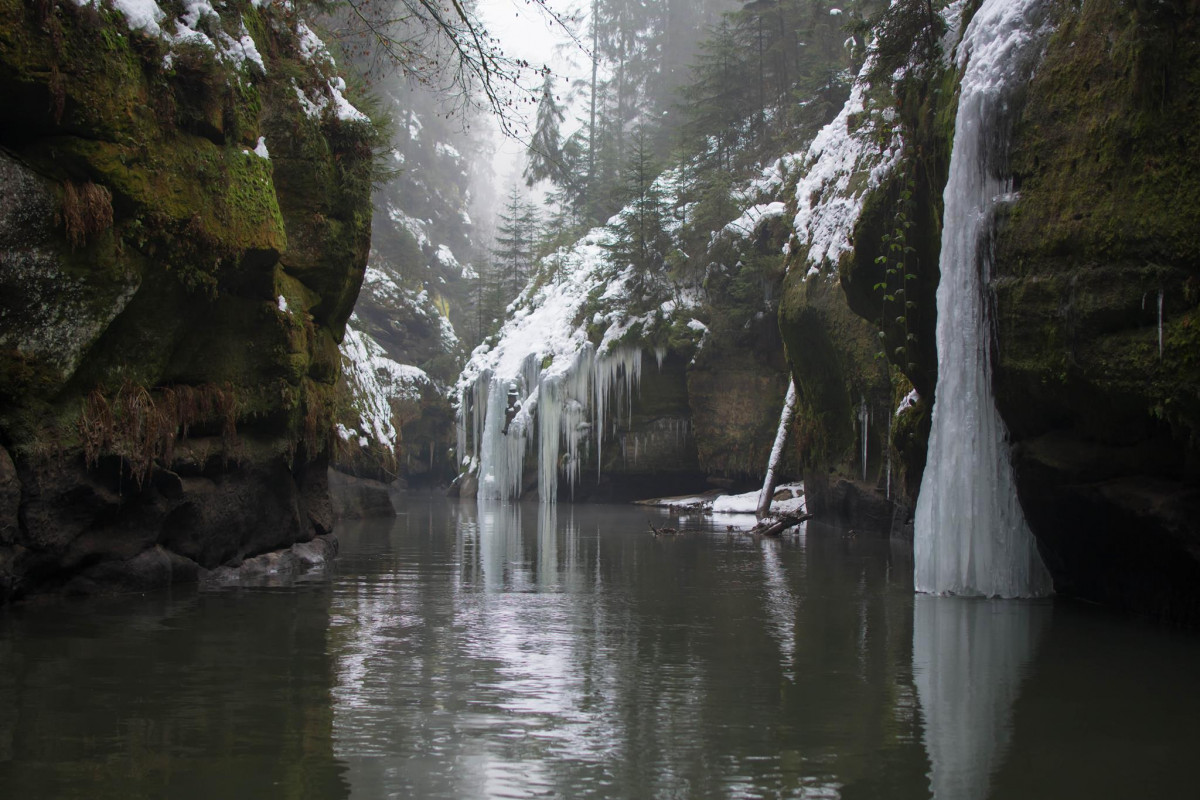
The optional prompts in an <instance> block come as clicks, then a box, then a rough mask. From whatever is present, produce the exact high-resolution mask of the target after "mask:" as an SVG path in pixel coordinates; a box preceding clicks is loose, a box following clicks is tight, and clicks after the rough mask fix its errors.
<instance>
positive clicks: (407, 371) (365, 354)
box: [281, 298, 435, 452]
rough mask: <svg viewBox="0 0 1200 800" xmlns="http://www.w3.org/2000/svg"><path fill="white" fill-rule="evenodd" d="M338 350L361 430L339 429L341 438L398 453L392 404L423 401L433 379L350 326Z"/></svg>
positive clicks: (347, 327)
mask: <svg viewBox="0 0 1200 800" xmlns="http://www.w3.org/2000/svg"><path fill="white" fill-rule="evenodd" d="M281 299H282V298H281ZM339 349H340V350H341V353H342V357H343V369H342V371H343V373H344V374H345V376H346V381H347V383H348V384H349V385H350V393H351V397H352V405H353V407H354V410H355V411H356V412H357V413H358V417H359V429H360V430H359V431H358V432H357V433H354V432H352V431H350V430H349V429H345V428H342V427H340V426H339V435H341V436H342V438H343V439H346V440H347V441H349V440H350V439H351V434H353V435H354V436H357V437H360V439H367V440H369V442H371V441H373V442H374V443H375V444H378V445H381V446H382V447H383V448H385V449H386V450H388V451H389V452H395V449H396V426H395V422H394V420H393V411H392V404H393V402H396V401H404V400H408V401H414V402H415V401H418V400H420V398H421V389H422V388H423V387H426V386H428V387H435V384H434V382H433V379H432V378H430V377H429V376H428V375H426V374H425V372H424V371H422V370H420V369H418V368H417V367H413V366H409V365H407V364H398V363H397V362H395V361H393V360H392V359H390V358H388V357H387V355H386V354H385V353H384V350H383V348H382V347H380V346H379V344H378V343H377V342H376V341H375V340H374V339H372V338H371V337H370V336H368V335H367V334H365V333H361V332H360V331H357V330H355V329H354V328H353V327H352V326H351V325H347V326H346V338H345V339H343V340H342V344H341V347H340V348H339ZM369 442H368V443H369ZM360 444H361V441H360ZM364 446H365V445H364Z"/></svg>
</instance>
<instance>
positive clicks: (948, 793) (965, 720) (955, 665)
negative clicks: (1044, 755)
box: [913, 595, 1052, 800]
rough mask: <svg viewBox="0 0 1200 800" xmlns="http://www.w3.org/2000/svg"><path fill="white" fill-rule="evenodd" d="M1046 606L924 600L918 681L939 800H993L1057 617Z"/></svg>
mask: <svg viewBox="0 0 1200 800" xmlns="http://www.w3.org/2000/svg"><path fill="white" fill-rule="evenodd" d="M1051 610H1052V609H1051V606H1049V605H1047V604H1044V603H1011V602H998V601H994V600H977V599H966V598H955V597H930V596H927V595H918V596H917V597H916V600H915V606H914V608H913V680H914V682H915V683H916V686H917V697H918V698H919V700H920V703H921V711H922V714H923V716H924V718H925V737H924V738H925V749H926V750H927V751H928V753H929V763H930V765H931V767H932V771H931V772H930V775H929V778H930V784H931V786H930V788H931V789H932V790H933V797H934V800H949V799H951V798H953V799H954V800H958V798H962V799H963V800H973V798H980V799H981V800H982V798H985V797H987V796H988V787H989V783H990V778H991V775H992V774H993V773H994V772H995V771H996V769H997V767H999V766H1000V764H1001V763H1002V762H1003V760H1004V754H1005V751H1006V750H1007V749H1008V746H1009V741H1010V739H1011V738H1012V709H1013V704H1014V703H1015V702H1016V699H1017V696H1018V694H1019V693H1020V688H1021V679H1022V678H1023V677H1024V675H1025V673H1026V671H1027V669H1028V665H1029V663H1030V661H1032V660H1033V658H1034V656H1035V654H1036V652H1037V646H1038V642H1039V640H1040V639H1041V634H1042V631H1043V629H1044V628H1045V627H1046V625H1047V623H1048V621H1049V618H1050V613H1051Z"/></svg>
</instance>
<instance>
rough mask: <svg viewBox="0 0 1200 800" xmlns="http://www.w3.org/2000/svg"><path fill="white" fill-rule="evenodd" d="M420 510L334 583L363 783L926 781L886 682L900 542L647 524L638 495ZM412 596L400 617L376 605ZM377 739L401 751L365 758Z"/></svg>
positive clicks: (756, 791) (354, 760)
mask: <svg viewBox="0 0 1200 800" xmlns="http://www.w3.org/2000/svg"><path fill="white" fill-rule="evenodd" d="M423 513H434V514H436V513H438V511H437V510H436V509H434V510H432V511H430V510H428V509H426V510H421V509H416V508H414V509H411V510H410V512H409V516H408V518H407V519H405V520H402V521H400V522H398V523H397V527H396V528H395V529H394V530H393V531H392V542H393V546H394V547H397V548H403V549H405V550H407V552H402V553H396V554H395V559H394V561H393V560H391V558H392V556H391V554H389V556H388V559H389V561H388V563H385V564H380V563H378V559H379V558H380V557H382V554H377V555H376V556H374V558H375V562H374V563H373V564H372V565H369V566H368V565H357V564H346V565H344V567H345V568H348V569H349V570H350V571H351V572H353V573H359V572H361V573H363V575H364V577H362V578H358V579H356V580H357V581H358V582H359V583H360V584H361V583H362V582H363V581H365V582H366V583H367V585H365V586H364V585H359V586H357V587H355V589H354V590H353V591H342V590H339V591H338V592H337V593H336V595H335V600H334V611H333V614H332V621H331V641H332V642H334V643H335V647H334V650H335V652H334V655H335V657H336V658H337V660H338V662H339V664H344V665H345V668H343V669H339V670H338V675H339V685H338V687H337V688H336V689H335V697H336V698H338V702H339V707H338V709H337V710H336V712H335V736H336V739H337V742H338V745H337V752H338V754H339V756H341V757H342V758H344V759H345V760H346V761H347V762H348V763H349V765H350V779H351V784H352V786H353V787H354V792H355V794H356V795H357V794H361V796H364V797H370V796H382V795H384V794H389V793H390V794H400V795H404V794H409V795H413V796H421V797H484V796H536V795H539V794H549V795H554V796H601V797H604V796H616V797H638V798H641V797H743V796H750V797H754V796H764V795H765V796H780V797H791V796H797V797H856V796H863V797H869V796H873V794H872V792H873V791H874V789H873V788H872V787H876V788H877V787H880V786H884V785H889V786H894V787H900V788H899V790H898V792H892V793H891V795H890V796H896V797H904V796H921V795H920V794H919V793H917V794H913V789H919V788H920V787H921V785H922V777H921V776H922V774H923V773H924V771H925V769H926V766H925V760H924V758H923V756H922V755H921V747H920V741H919V738H918V737H917V736H916V735H914V734H915V731H916V729H917V724H918V719H917V717H916V714H915V711H914V708H915V703H912V704H910V705H909V707H908V708H906V709H899V710H898V705H897V703H896V702H895V699H894V698H895V697H896V696H897V695H898V694H899V695H901V696H904V693H903V692H900V693H898V692H897V691H896V689H895V686H896V685H897V684H902V683H905V682H908V681H907V679H906V678H904V677H903V676H906V675H907V674H908V672H909V670H910V668H911V663H910V660H909V655H908V648H909V647H910V646H911V641H912V629H911V616H910V615H911V587H910V586H909V585H907V584H906V583H905V582H904V581H903V580H893V579H892V577H891V576H892V575H893V574H895V575H900V576H905V575H908V574H910V568H909V569H898V570H895V572H894V573H893V571H892V570H891V568H890V564H891V561H892V558H893V556H892V554H890V553H888V552H886V548H887V545H886V543H879V542H852V541H843V540H841V539H840V538H836V537H835V538H834V539H832V540H830V541H827V542H825V543H823V544H821V545H818V546H817V547H816V548H815V550H814V552H811V553H810V552H806V548H805V545H804V542H803V541H796V540H790V541H778V540H768V541H759V540H754V539H750V538H748V537H742V536H738V535H732V536H731V535H728V534H726V533H724V532H720V533H716V532H714V533H713V534H709V535H692V536H679V537H660V538H657V539H656V538H653V537H651V536H649V535H648V534H647V533H646V524H645V512H644V511H641V510H637V509H613V508H595V507H574V508H572V507H562V508H558V509H553V508H544V507H542V508H539V507H537V506H524V507H522V506H519V505H508V506H505V505H500V504H480V505H479V506H478V507H477V508H476V507H474V506H472V505H464V506H460V507H458V508H457V509H456V510H455V512H454V513H455V514H456V515H457V518H456V519H455V520H453V524H454V526H455V533H454V534H453V536H451V537H446V538H443V539H442V540H441V541H440V542H439V541H438V540H437V539H436V537H434V538H428V537H424V536H414V535H413V533H412V531H413V530H422V531H423V530H424V529H425V528H426V527H427V525H426V523H425V522H424V521H422V520H421V519H420V518H419V515H420V514H423ZM448 522H449V521H448ZM435 527H436V526H435ZM881 548H882V550H881ZM358 549H359V547H358V545H357V543H355V542H352V541H348V542H347V546H346V550H347V551H348V552H349V551H352V550H358ZM881 552H884V555H883V557H882V558H880V557H879V556H880V553H881ZM848 555H849V556H850V557H849V558H847V556H848ZM901 557H903V556H902V555H901ZM416 564H420V565H421V566H420V568H419V569H416V568H413V569H412V574H411V578H412V581H413V582H414V583H413V585H412V586H411V587H410V585H409V567H406V566H402V565H416ZM373 573H377V574H375V577H371V575H372V574H373ZM810 576H811V578H810ZM865 577H869V578H870V580H869V581H867V580H865ZM448 583H453V587H452V590H451V591H449V592H447V591H446V590H447V588H449V587H448V586H447V584H448ZM372 586H374V588H372ZM410 591H411V592H412V593H413V595H414V596H413V599H412V600H411V601H410V600H409V599H408V593H409V592H410ZM835 598H836V599H835ZM847 598H850V599H849V600H848V599H847ZM418 599H419V602H418ZM380 604H382V605H380ZM388 604H393V605H394V606H395V608H394V609H393V610H392V611H390V612H389V611H388V610H387V605H388ZM414 609H416V610H417V611H416V613H418V614H419V615H420V621H419V624H418V629H416V630H414V631H412V638H410V639H407V640H405V639H402V638H400V637H397V636H395V635H393V632H390V631H389V630H388V629H387V627H386V626H385V627H383V628H377V627H373V626H372V620H374V619H375V618H376V617H377V616H382V617H385V618H386V617H388V616H389V615H390V616H392V617H394V618H395V619H397V620H400V619H405V618H406V615H408V614H410V613H412V612H413V610H414ZM432 654H437V659H438V660H439V662H440V663H441V664H442V666H441V668H440V669H431V668H430V664H429V660H430V659H431V658H432ZM844 654H853V663H856V664H857V665H858V666H857V667H856V668H855V669H854V670H852V671H849V672H846V671H844V670H843V669H842V667H841V664H842V663H843V659H844ZM361 664H366V665H367V666H368V668H369V669H370V670H371V671H372V672H374V673H376V674H374V675H367V676H363V675H361V673H360V672H359V670H358V665H361ZM867 682H873V684H874V685H873V686H872V685H868V683H867ZM377 685H385V686H387V687H388V690H387V691H386V692H375V691H374V690H373V687H375V686H377ZM911 694H912V692H911V691H910V692H908V693H907V696H911ZM864 723H867V729H868V731H869V732H868V733H866V736H865V738H860V744H859V745H858V746H856V747H852V748H846V747H844V744H839V743H838V740H839V737H841V736H845V735H847V734H849V733H850V732H851V731H852V730H855V729H856V727H857V726H860V725H863V724H864ZM831 734H832V735H831ZM855 735H856V736H859V734H855ZM379 742H385V743H386V747H388V748H389V749H390V751H391V753H392V756H391V757H390V758H387V757H385V758H379V759H375V758H365V757H363V753H364V752H366V753H371V752H374V751H373V750H372V749H371V748H372V747H373V746H378V743H379ZM901 752H907V753H908V754H909V755H907V756H905V757H899V756H898V754H899V753H901ZM400 754H404V756H403V758H402V759H400V760H397V756H399V755H400ZM881 756H882V761H881ZM914 756H916V758H914ZM385 765H386V766H387V767H389V768H390V769H389V768H385Z"/></svg>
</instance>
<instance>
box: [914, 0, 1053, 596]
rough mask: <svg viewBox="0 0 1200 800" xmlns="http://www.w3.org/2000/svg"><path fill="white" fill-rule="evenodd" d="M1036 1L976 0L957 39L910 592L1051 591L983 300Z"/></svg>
mask: <svg viewBox="0 0 1200 800" xmlns="http://www.w3.org/2000/svg"><path fill="white" fill-rule="evenodd" d="M1044 6H1045V3H1044V2H1043V0H985V2H984V4H983V5H982V6H981V7H980V9H979V10H978V11H977V12H976V13H975V16H974V17H973V18H972V20H971V23H970V26H969V27H968V29H967V32H966V34H965V35H964V36H963V40H962V43H961V44H960V45H959V50H958V64H959V69H960V70H961V71H962V86H961V92H960V96H959V105H958V117H957V121H956V123H955V131H954V149H953V153H952V155H951V159H950V175H949V179H948V181H947V183H946V190H945V194H944V199H945V215H944V227H943V230H942V253H941V263H940V268H941V275H942V277H941V283H940V284H939V285H938V290H937V310H938V322H937V352H938V386H937V396H936V399H935V401H934V406H933V430H932V432H931V434H930V437H929V457H928V462H927V466H926V468H925V474H924V477H923V479H922V481H921V494H920V497H919V499H918V501H917V510H916V534H915V542H914V549H915V558H916V588H917V590H918V591H920V592H929V593H936V594H962V595H985V596H991V597H997V596H998V597H1030V596H1039V595H1045V594H1049V593H1050V592H1051V591H1052V586H1051V581H1050V576H1049V573H1048V572H1047V571H1046V567H1045V565H1044V564H1043V563H1042V559H1041V556H1040V555H1039V554H1038V551H1037V546H1036V544H1035V542H1034V538H1033V534H1032V532H1031V531H1030V530H1029V526H1028V524H1027V523H1026V521H1025V515H1024V512H1023V511H1022V510H1021V506H1020V503H1019V501H1018V499H1017V494H1016V486H1015V480H1014V477H1013V470H1012V463H1011V461H1010V457H1009V456H1010V454H1009V445H1008V441H1007V438H1008V435H1007V430H1006V429H1005V427H1004V423H1003V421H1002V420H1001V419H1000V414H999V412H998V411H997V410H996V403H995V399H994V397H993V395H992V387H991V372H992V370H991V352H990V348H991V340H990V331H991V328H990V324H989V322H988V319H987V303H986V302H985V299H984V292H985V290H986V286H987V281H988V277H989V274H990V271H991V254H990V235H991V229H992V213H993V211H994V209H995V207H996V206H997V205H998V204H1000V203H1004V202H1009V201H1010V200H1011V195H1010V192H1011V186H1010V185H1009V182H1008V181H1007V180H1006V179H1005V178H1003V177H1001V175H1002V174H1003V172H1004V170H1005V161H1006V156H1007V149H1008V134H1009V126H1010V123H1011V120H1010V119H1009V111H1010V106H1011V105H1012V101H1013V100H1014V98H1015V95H1016V92H1017V91H1018V90H1019V89H1020V88H1021V87H1022V86H1024V85H1025V84H1026V83H1027V82H1028V81H1029V79H1030V76H1031V74H1032V70H1033V66H1034V64H1035V63H1036V61H1037V59H1038V57H1039V55H1040V53H1041V51H1042V47H1043V44H1044V42H1045V38H1046V34H1047V33H1048V27H1047V24H1046V19H1045V16H1046V15H1045V8H1044Z"/></svg>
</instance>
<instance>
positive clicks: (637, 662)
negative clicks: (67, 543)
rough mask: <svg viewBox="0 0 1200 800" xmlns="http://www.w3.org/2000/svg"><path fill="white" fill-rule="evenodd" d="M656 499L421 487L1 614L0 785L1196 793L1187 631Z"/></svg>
mask: <svg viewBox="0 0 1200 800" xmlns="http://www.w3.org/2000/svg"><path fill="white" fill-rule="evenodd" d="M648 513H649V514H653V515H655V518H656V520H657V519H659V518H660V513H661V512H657V511H651V512H647V511H645V510H643V509H640V508H636V507H626V506H574V507H572V506H562V507H559V508H558V509H544V508H540V507H539V506H537V505H520V506H500V505H498V504H497V505H480V506H476V505H475V504H474V503H464V504H458V503H457V502H447V501H445V500H443V499H440V498H428V497H419V496H414V497H411V498H410V499H409V503H408V510H407V512H406V513H405V514H403V515H401V516H400V517H398V518H397V519H395V520H374V521H364V522H346V523H343V524H342V525H341V528H340V532H339V536H340V538H341V541H342V555H341V556H340V557H339V559H338V560H337V562H336V563H335V564H334V565H333V566H332V567H330V568H327V569H326V570H324V571H321V572H317V573H313V574H310V575H307V576H303V577H302V578H300V579H298V580H282V579H281V580H276V581H269V582H266V583H263V584H260V585H257V586H233V587H224V588H219V589H218V588H208V589H203V590H197V589H196V588H179V589H175V590H173V591H171V592H163V593H158V594H151V595H144V596H123V597H110V598H102V599H89V600H71V599H59V600H50V601H38V602H30V603H25V604H22V605H19V606H17V607H14V608H9V609H5V610H2V611H0V797H3V798H6V800H21V799H23V798H110V797H111V798H138V797H169V798H192V797H195V798H274V797H279V798H344V797H354V798H371V799H374V798H389V797H398V798H490V797H561V798H581V797H612V798H718V797H719V798H726V797H728V798H739V797H747V798H750V797H769V798H783V797H815V798H929V797H936V798H939V799H945V800H956V799H958V798H962V799H963V800H970V798H985V797H990V798H1032V797H1068V796H1072V797H1075V796H1077V797H1088V798H1106V797H1112V798H1127V797H1139V796H1140V797H1182V796H1195V794H1196V788H1195V783H1196V781H1195V778H1194V775H1193V771H1194V770H1193V766H1194V763H1193V759H1194V758H1195V754H1196V753H1197V752H1200V692H1198V691H1197V690H1196V688H1195V683H1196V676H1197V675H1198V674H1200V637H1197V636H1196V635H1195V634H1191V633H1185V632H1179V631H1175V630H1171V629H1166V628H1163V627H1160V626H1157V625H1155V624H1153V623H1149V622H1146V621H1143V620H1140V619H1137V618H1132V617H1126V616H1121V615H1117V614H1113V613H1111V612H1108V611H1104V610H1102V609H1097V608H1092V607H1088V606H1084V605H1080V604H1075V603H1070V602H1067V601H1063V600H1057V601H1051V600H1042V601H984V600H962V599H954V598H937V597H927V596H915V595H914V594H913V589H912V583H913V581H912V572H913V569H912V558H911V549H910V548H909V547H908V546H905V545H901V544H894V543H891V542H888V541H886V540H878V539H871V538H867V537H863V536H856V535H854V534H852V533H851V532H849V531H841V530H835V529H830V528H818V527H816V526H813V527H810V528H809V529H808V530H806V531H805V532H803V533H802V534H800V535H798V536H793V537H790V538H784V539H782V540H755V539H752V538H749V537H746V536H742V535H740V534H736V533H730V532H728V531H726V530H725V529H724V525H723V524H716V525H713V524H711V523H710V524H709V525H708V526H707V527H708V528H709V530H706V531H704V532H693V533H686V534H680V535H677V536H662V537H657V538H656V537H653V536H651V535H650V534H649V532H648V525H647V521H646V520H647V514H648ZM656 524H658V523H657V522H656ZM713 528H715V529H713ZM272 583H274V584H275V585H270V584H272Z"/></svg>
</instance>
